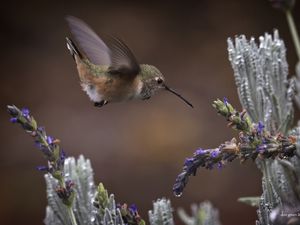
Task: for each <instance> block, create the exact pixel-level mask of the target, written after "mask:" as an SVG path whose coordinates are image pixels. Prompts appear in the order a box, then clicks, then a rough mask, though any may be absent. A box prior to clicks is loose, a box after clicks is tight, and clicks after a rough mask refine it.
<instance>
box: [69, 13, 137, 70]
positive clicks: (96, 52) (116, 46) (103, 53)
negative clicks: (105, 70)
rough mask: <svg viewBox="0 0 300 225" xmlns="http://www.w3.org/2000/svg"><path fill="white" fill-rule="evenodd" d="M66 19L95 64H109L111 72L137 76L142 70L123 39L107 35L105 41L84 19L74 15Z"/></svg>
mask: <svg viewBox="0 0 300 225" xmlns="http://www.w3.org/2000/svg"><path fill="white" fill-rule="evenodd" d="M66 20H67V22H68V24H69V27H70V30H71V33H72V35H73V36H74V39H75V40H76V42H77V43H78V45H79V46H80V49H81V50H82V51H83V52H84V53H85V55H86V56H87V57H88V59H89V60H90V61H91V62H92V63H93V64H95V65H109V73H110V74H121V75H129V76H136V75H137V74H138V73H139V72H140V66H139V64H138V62H137V60H136V58H135V56H134V54H133V53H132V52H131V50H130V49H129V48H128V46H127V45H126V44H125V43H124V42H123V41H121V40H120V39H118V38H115V37H107V38H106V39H107V40H106V42H104V41H103V40H102V39H101V38H100V37H99V36H98V35H97V34H96V33H95V32H94V31H93V30H92V29H91V28H90V27H89V26H88V25H87V24H86V23H85V22H83V21H82V20H80V19H78V18H76V17H73V16H67V17H66Z"/></svg>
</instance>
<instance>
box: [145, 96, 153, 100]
mask: <svg viewBox="0 0 300 225" xmlns="http://www.w3.org/2000/svg"><path fill="white" fill-rule="evenodd" d="M150 98H151V96H150V97H145V98H143V100H149V99H150Z"/></svg>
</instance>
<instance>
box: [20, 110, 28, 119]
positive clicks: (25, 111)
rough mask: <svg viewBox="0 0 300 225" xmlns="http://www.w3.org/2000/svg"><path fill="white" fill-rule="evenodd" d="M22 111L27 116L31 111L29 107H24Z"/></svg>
mask: <svg viewBox="0 0 300 225" xmlns="http://www.w3.org/2000/svg"><path fill="white" fill-rule="evenodd" d="M21 111H22V115H23V116H24V117H26V118H28V117H29V113H30V111H29V109H27V108H23V109H22V110H21Z"/></svg>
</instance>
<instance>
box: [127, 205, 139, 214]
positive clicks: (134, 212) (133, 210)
mask: <svg viewBox="0 0 300 225" xmlns="http://www.w3.org/2000/svg"><path fill="white" fill-rule="evenodd" d="M129 210H130V211H132V213H133V214H136V213H137V211H138V209H137V207H136V205H135V204H132V205H131V206H130V207H129Z"/></svg>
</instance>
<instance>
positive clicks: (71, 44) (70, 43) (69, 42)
mask: <svg viewBox="0 0 300 225" xmlns="http://www.w3.org/2000/svg"><path fill="white" fill-rule="evenodd" d="M66 41H67V48H68V50H69V51H70V53H71V55H72V57H73V59H74V60H76V59H75V56H78V57H79V58H80V59H82V55H81V53H80V51H79V50H78V48H77V47H76V45H75V44H74V42H73V41H72V40H71V39H70V38H68V37H66Z"/></svg>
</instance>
